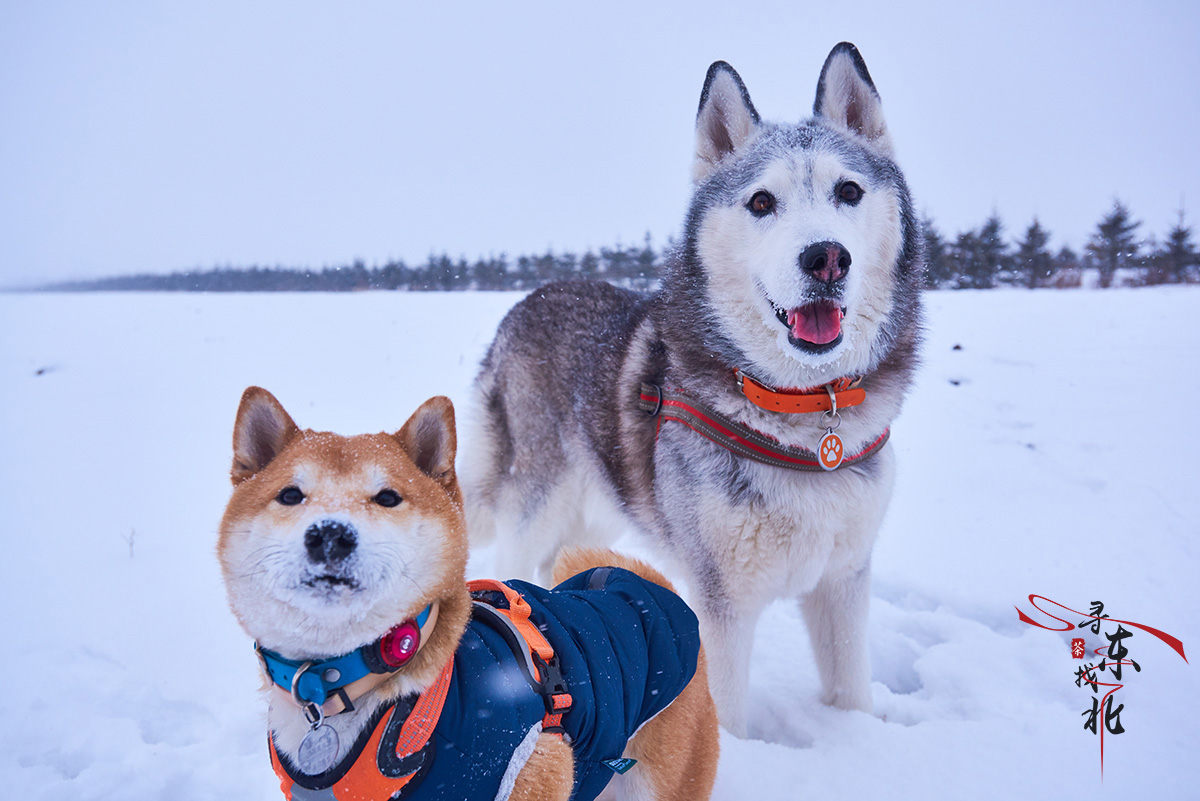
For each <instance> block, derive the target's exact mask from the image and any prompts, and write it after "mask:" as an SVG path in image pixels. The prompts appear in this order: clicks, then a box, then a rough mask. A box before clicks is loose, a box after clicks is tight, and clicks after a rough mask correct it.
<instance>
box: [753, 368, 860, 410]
mask: <svg viewBox="0 0 1200 801" xmlns="http://www.w3.org/2000/svg"><path fill="white" fill-rule="evenodd" d="M735 373H736V375H737V382H738V386H739V387H741V389H742V394H743V395H745V396H746V399H747V400H749V401H750V402H751V403H753V404H754V405H755V406H757V407H759V408H760V409H766V410H767V411H768V412H786V413H789V414H807V413H809V412H828V411H831V410H832V409H833V404H832V403H831V402H830V397H829V396H830V393H832V394H833V395H834V397H836V398H837V408H839V409H844V408H846V407H847V406H858V405H859V404H860V403H862V402H863V401H864V400H866V399H867V391H866V390H865V389H863V388H862V387H861V386H860V385H861V384H862V377H861V376H860V377H858V378H839V379H838V380H836V381H831V382H830V383H828V384H824V385H822V386H820V387H816V388H814V389H800V390H781V389H771V388H770V387H768V386H766V385H764V384H763V383H761V382H759V381H755V380H754V379H753V378H751V377H750V376H748V375H746V374H745V373H743V372H742V371H741V370H737V371H735Z"/></svg>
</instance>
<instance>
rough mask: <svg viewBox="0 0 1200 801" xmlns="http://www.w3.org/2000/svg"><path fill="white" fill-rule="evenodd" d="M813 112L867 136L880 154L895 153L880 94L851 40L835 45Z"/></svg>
mask: <svg viewBox="0 0 1200 801" xmlns="http://www.w3.org/2000/svg"><path fill="white" fill-rule="evenodd" d="M813 114H815V115H817V116H818V117H824V118H825V119H826V120H828V121H830V122H832V123H833V124H834V125H836V126H838V127H840V128H845V129H847V130H849V131H850V132H852V133H855V134H858V135H859V136H861V137H863V138H865V139H866V140H867V141H868V142H870V143H871V144H872V145H873V146H874V147H875V149H876V150H877V151H879V152H880V153H882V154H884V155H886V156H889V157H890V156H891V155H892V139H891V137H890V136H888V130H887V123H885V122H884V121H883V104H882V103H881V102H880V100H879V93H878V92H877V91H876V90H875V83H874V81H872V80H871V73H869V72H867V63H866V62H865V61H863V57H862V56H861V55H859V52H858V48H857V47H855V46H854V45H852V44H850V43H849V42H842V43H841V44H839V45H838V46H837V47H835V48H833V50H832V51H830V53H829V57H828V58H826V59H825V66H824V67H822V68H821V77H820V79H819V80H818V81H817V99H816V100H815V101H813Z"/></svg>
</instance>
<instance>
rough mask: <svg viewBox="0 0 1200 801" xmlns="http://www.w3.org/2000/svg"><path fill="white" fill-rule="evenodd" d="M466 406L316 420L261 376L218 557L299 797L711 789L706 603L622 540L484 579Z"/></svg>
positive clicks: (438, 403) (435, 404)
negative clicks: (293, 407) (463, 417)
mask: <svg viewBox="0 0 1200 801" xmlns="http://www.w3.org/2000/svg"><path fill="white" fill-rule="evenodd" d="M455 449H456V433H455V423H454V411H453V407H452V405H451V403H450V401H449V400H448V399H446V398H441V397H437V398H432V399H430V400H429V401H427V402H426V403H425V404H423V405H422V406H421V407H420V408H419V409H418V410H417V411H416V412H415V413H414V414H413V415H412V417H411V418H410V419H409V420H408V422H406V423H405V424H404V426H403V427H402V428H401V429H400V430H399V431H397V432H396V433H380V434H370V435H360V436H351V437H343V436H339V435H337V434H332V433H328V432H316V431H311V430H301V429H300V428H299V427H298V426H297V425H296V424H295V422H293V420H292V418H291V417H290V416H289V415H288V413H287V412H286V411H285V410H284V408H283V406H282V405H280V403H279V401H277V400H276V399H275V398H274V396H272V395H271V394H270V393H269V392H267V391H266V390H263V389H260V388H257V387H251V388H249V389H247V390H246V392H245V394H244V395H243V397H242V400H241V405H240V407H239V408H238V412H237V419H236V422H235V425H234V434H233V467H232V471H231V477H232V480H233V484H234V490H233V494H232V498H231V499H230V502H229V505H228V507H227V509H226V511H225V514H224V517H223V518H222V520H221V525H220V536H219V542H218V557H219V560H220V564H221V569H222V573H223V576H224V579H225V583H226V589H227V593H228V597H229V602H230V605H231V607H232V610H233V612H234V614H235V616H236V617H237V619H238V621H239V622H240V623H241V625H242V627H243V628H244V629H245V630H246V632H247V633H248V634H249V635H250V636H251V637H252V638H253V639H254V640H255V648H256V651H257V653H258V656H259V659H260V663H261V667H262V670H263V674H264V677H265V692H266V694H267V695H268V697H269V703H270V711H269V715H268V727H269V734H268V744H269V751H270V755H271V761H272V764H273V767H274V769H275V771H276V773H277V775H278V776H279V779H280V783H281V787H282V789H283V792H284V794H285V796H286V797H288V798H290V799H350V798H354V799H387V798H413V799H419V798H425V797H428V798H438V799H453V798H462V799H472V801H478V799H491V798H497V799H507V798H514V799H538V800H541V799H547V800H548V799H566V798H568V796H572V794H574V795H573V796H572V797H573V798H576V799H588V798H593V797H595V796H596V795H597V794H598V793H600V792H601V791H602V790H603V789H604V788H605V787H606V786H607V785H609V783H610V780H612V779H614V778H615V779H616V780H615V781H613V782H612V785H613V787H614V788H615V791H616V792H617V794H618V795H619V796H621V797H628V798H639V799H641V798H646V799H649V798H655V799H680V800H681V801H682V799H704V798H707V797H708V796H709V794H710V792H711V788H712V783H713V779H714V777H715V772H716V759H717V748H718V746H717V722H716V710H715V706H714V705H713V702H712V698H711V696H710V695H709V692H708V688H707V683H706V672H705V666H704V655H703V653H702V651H701V650H700V644H699V634H698V627H697V621H696V618H695V616H694V615H693V614H692V613H691V611H690V610H689V609H688V608H687V606H686V605H685V604H684V603H683V602H682V601H681V600H680V599H679V598H678V597H677V596H676V595H675V594H674V593H673V592H671V591H670V588H669V585H668V584H667V583H666V580H665V579H663V578H662V577H661V576H660V575H658V574H656V573H655V572H654V571H653V570H651V569H650V568H648V567H646V566H644V565H641V564H639V563H636V562H635V561H634V560H631V559H626V558H622V557H621V556H619V555H617V554H614V553H611V552H608V553H604V552H584V551H578V552H572V553H568V554H565V555H564V557H563V559H562V560H561V561H560V563H559V565H558V567H557V577H558V578H559V579H560V580H561V582H560V584H559V586H558V587H556V588H555V589H553V590H546V589H542V588H540V587H535V586H533V585H530V584H526V583H524V582H517V581H513V582H507V583H504V582H499V581H477V582H472V583H471V585H470V586H468V583H467V582H466V580H465V577H464V573H465V570H466V564H467V537H466V531H465V524H464V519H463V514H462V497H461V493H460V491H459V486H458V479H457V477H456V473H455V469H454V455H455Z"/></svg>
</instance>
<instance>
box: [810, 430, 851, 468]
mask: <svg viewBox="0 0 1200 801" xmlns="http://www.w3.org/2000/svg"><path fill="white" fill-rule="evenodd" d="M845 456H846V450H845V448H843V447H842V438H841V437H839V436H838V435H837V434H835V433H834V432H833V430H832V429H830V430H829V431H826V432H825V436H823V437H821V445H820V447H819V448H817V461H818V462H820V463H821V467H823V468H824V469H826V470H837V468H838V465H840V464H841V463H842V459H843V458H845Z"/></svg>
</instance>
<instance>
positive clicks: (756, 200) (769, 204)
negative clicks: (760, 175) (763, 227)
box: [746, 189, 775, 217]
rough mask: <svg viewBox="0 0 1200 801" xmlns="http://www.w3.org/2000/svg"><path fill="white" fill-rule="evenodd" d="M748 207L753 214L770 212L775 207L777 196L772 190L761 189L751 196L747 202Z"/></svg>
mask: <svg viewBox="0 0 1200 801" xmlns="http://www.w3.org/2000/svg"><path fill="white" fill-rule="evenodd" d="M746 208H748V209H750V213H751V214H754V215H755V216H758V217H762V216H763V215H765V214H770V213H771V211H772V210H773V209H774V208H775V196H774V195H772V194H771V193H770V192H764V191H762V190H761V189H760V190H759V191H757V192H755V193H754V196H753V197H751V198H750V202H749V203H747V204H746Z"/></svg>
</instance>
